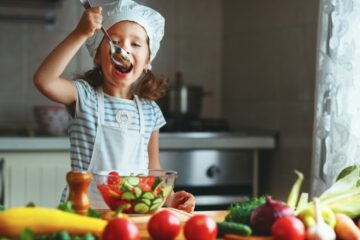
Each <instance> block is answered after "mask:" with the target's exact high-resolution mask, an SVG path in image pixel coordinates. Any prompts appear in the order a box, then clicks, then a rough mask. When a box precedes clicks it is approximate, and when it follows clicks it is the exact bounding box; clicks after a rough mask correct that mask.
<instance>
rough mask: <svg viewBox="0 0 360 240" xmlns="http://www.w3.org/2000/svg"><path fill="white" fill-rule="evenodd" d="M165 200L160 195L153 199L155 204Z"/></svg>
mask: <svg viewBox="0 0 360 240" xmlns="http://www.w3.org/2000/svg"><path fill="white" fill-rule="evenodd" d="M163 201H164V199H163V198H162V197H160V196H158V197H156V198H155V199H154V200H153V202H152V203H153V204H157V203H162V202H163Z"/></svg>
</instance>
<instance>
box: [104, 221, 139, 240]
mask: <svg viewBox="0 0 360 240" xmlns="http://www.w3.org/2000/svg"><path fill="white" fill-rule="evenodd" d="M102 239H103V240H119V239H121V240H140V233H139V228H138V227H137V226H136V225H135V224H134V223H133V222H131V221H130V220H128V219H125V218H120V217H115V218H114V219H113V220H111V221H109V223H108V224H107V225H106V226H105V229H104V231H103V234H102Z"/></svg>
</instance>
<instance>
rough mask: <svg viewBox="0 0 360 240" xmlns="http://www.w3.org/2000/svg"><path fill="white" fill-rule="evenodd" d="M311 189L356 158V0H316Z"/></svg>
mask: <svg viewBox="0 0 360 240" xmlns="http://www.w3.org/2000/svg"><path fill="white" fill-rule="evenodd" d="M319 10H320V11H319V25H318V49H317V51H318V53H317V54H318V57H317V77H316V94H315V121H314V136H313V139H314V145H313V146H314V150H313V163H312V186H311V187H312V189H311V190H312V191H311V192H312V194H313V195H314V196H316V195H319V194H320V193H322V192H323V191H324V190H325V189H326V188H328V187H329V185H331V184H332V183H333V182H334V180H335V179H336V176H337V175H338V173H339V172H340V171H341V170H342V169H343V168H344V167H346V166H349V165H352V164H355V163H357V164H360V0H320V8H319Z"/></svg>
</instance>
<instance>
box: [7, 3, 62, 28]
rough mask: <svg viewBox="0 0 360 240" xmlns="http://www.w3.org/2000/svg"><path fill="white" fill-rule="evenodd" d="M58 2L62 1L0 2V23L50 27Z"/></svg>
mask: <svg viewBox="0 0 360 240" xmlns="http://www.w3.org/2000/svg"><path fill="white" fill-rule="evenodd" d="M60 2H62V0H0V21H6V22H26V23H44V24H47V25H52V24H53V23H54V22H55V16H54V12H53V10H54V9H55V8H56V7H57V6H58V5H59V3H60Z"/></svg>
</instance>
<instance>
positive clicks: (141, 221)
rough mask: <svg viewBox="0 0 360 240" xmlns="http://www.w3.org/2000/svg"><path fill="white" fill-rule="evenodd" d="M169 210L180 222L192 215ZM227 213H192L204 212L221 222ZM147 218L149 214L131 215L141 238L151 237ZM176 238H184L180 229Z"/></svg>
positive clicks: (179, 239)
mask: <svg viewBox="0 0 360 240" xmlns="http://www.w3.org/2000/svg"><path fill="white" fill-rule="evenodd" d="M170 210H171V211H172V212H173V213H175V214H176V215H177V216H178V217H179V218H180V220H181V222H182V223H185V222H186V220H187V219H189V218H190V217H191V216H192V215H190V214H187V213H184V212H182V211H176V210H174V209H170ZM228 213H229V211H197V212H194V215H195V214H205V215H207V216H210V217H212V218H213V219H214V220H215V221H217V222H221V221H223V220H224V218H225V216H226V215H227V214H228ZM149 219H150V216H148V217H131V220H133V221H134V222H135V223H136V224H137V225H138V227H139V229H140V236H141V239H151V237H150V236H149V233H148V232H147V230H146V226H147V222H148V220H149ZM176 239H177V240H182V239H185V238H184V236H183V233H182V231H181V233H180V234H179V236H178V237H177V238H176Z"/></svg>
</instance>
